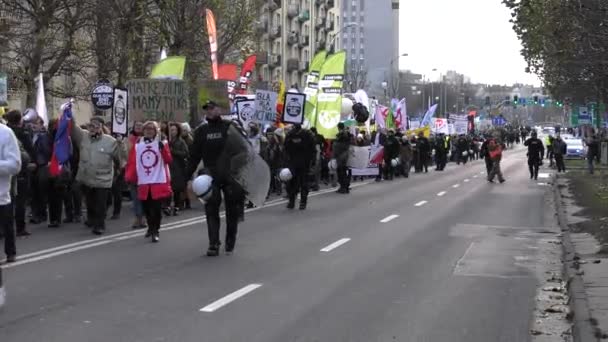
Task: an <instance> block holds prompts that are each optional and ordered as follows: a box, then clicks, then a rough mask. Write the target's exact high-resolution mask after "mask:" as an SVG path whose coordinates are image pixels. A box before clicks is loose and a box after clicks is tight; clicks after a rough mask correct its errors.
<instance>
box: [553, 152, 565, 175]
mask: <svg viewBox="0 0 608 342" xmlns="http://www.w3.org/2000/svg"><path fill="white" fill-rule="evenodd" d="M554 157H555V165H556V166H557V172H566V164H565V163H564V155H563V154H555V155H554Z"/></svg>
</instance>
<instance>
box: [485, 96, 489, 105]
mask: <svg viewBox="0 0 608 342" xmlns="http://www.w3.org/2000/svg"><path fill="white" fill-rule="evenodd" d="M489 105H490V97H489V96H486V106H489Z"/></svg>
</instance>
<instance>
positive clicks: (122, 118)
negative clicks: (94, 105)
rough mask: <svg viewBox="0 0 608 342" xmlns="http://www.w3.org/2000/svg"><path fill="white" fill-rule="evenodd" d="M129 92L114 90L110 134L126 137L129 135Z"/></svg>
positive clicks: (119, 89) (120, 89)
mask: <svg viewBox="0 0 608 342" xmlns="http://www.w3.org/2000/svg"><path fill="white" fill-rule="evenodd" d="M128 104H129V91H128V90H127V89H123V88H114V105H113V106H112V133H117V134H122V135H127V134H128V133H129V124H128V123H129V105H128Z"/></svg>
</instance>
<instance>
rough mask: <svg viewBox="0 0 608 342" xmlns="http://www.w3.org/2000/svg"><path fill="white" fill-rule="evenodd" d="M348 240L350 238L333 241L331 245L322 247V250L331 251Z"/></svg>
mask: <svg viewBox="0 0 608 342" xmlns="http://www.w3.org/2000/svg"><path fill="white" fill-rule="evenodd" d="M348 241H350V239H349V238H344V239H340V240H338V241H336V242H334V243H332V244H331V245H329V246H327V247H325V248H323V249H321V252H331V251H332V250H334V249H336V248H338V247H340V246H342V245H343V244H345V243H347V242H348Z"/></svg>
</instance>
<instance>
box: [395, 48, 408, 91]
mask: <svg viewBox="0 0 608 342" xmlns="http://www.w3.org/2000/svg"><path fill="white" fill-rule="evenodd" d="M407 56H409V55H408V54H407V53H402V54H400V55H399V56H396V57H393V58H392V59H391V70H390V72H391V73H392V76H391V79H393V77H395V71H397V72H396V77H397V95H398V94H399V90H401V82H400V81H401V80H400V79H399V65H398V64H397V70H395V68H394V64H395V61H397V60H399V58H401V57H407ZM391 88H392V85H391ZM391 91H392V89H391ZM391 95H395V94H391Z"/></svg>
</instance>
